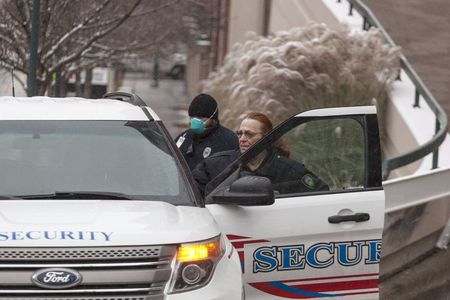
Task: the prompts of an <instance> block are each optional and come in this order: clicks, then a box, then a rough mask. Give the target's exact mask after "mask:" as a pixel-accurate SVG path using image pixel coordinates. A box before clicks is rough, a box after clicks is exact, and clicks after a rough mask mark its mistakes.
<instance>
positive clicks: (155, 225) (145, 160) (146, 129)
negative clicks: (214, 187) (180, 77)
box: [0, 95, 242, 300]
mask: <svg viewBox="0 0 450 300" xmlns="http://www.w3.org/2000/svg"><path fill="white" fill-rule="evenodd" d="M116 96H117V95H116ZM128 102H135V103H134V104H141V103H140V101H139V99H138V98H135V97H134V98H133V97H132V98H131V100H129V101H128ZM134 104H131V103H127V102H124V101H119V100H111V99H97V100H87V99H81V98H60V99H58V98H47V97H33V98H12V97H1V98H0V178H1V180H0V299H12V298H13V297H19V298H20V299H43V298H45V299H52V297H56V299H95V300H97V299H102V300H103V299H114V300H116V299H117V300H125V299H142V300H144V299H152V300H153V299H163V298H164V299H180V298H182V299H209V298H214V299H224V300H225V299H241V296H242V278H241V271H240V267H239V262H238V257H237V253H236V251H234V250H233V247H232V246H231V244H230V243H229V242H228V240H227V239H226V238H224V236H223V235H222V234H221V231H220V229H219V227H218V225H217V223H216V222H215V221H214V219H213V218H212V216H211V214H210V213H209V211H208V209H206V208H205V205H204V204H203V200H202V199H201V198H200V197H199V195H198V192H197V190H196V189H195V188H193V186H194V185H193V181H192V179H191V177H190V175H189V176H188V175H187V172H186V170H187V169H186V166H185V164H184V163H183V161H182V160H181V159H180V155H179V153H178V151H176V150H175V149H176V147H175V146H174V145H173V142H172V141H171V139H170V136H169V134H168V133H167V131H166V129H165V128H164V126H163V125H162V124H161V122H160V120H159V118H158V117H157V116H156V114H155V113H154V112H153V111H152V110H151V109H150V108H148V107H143V106H138V105H134ZM225 283H226V284H225ZM211 295H214V296H213V297H211Z"/></svg>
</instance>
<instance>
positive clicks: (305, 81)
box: [203, 24, 399, 129]
mask: <svg viewBox="0 0 450 300" xmlns="http://www.w3.org/2000/svg"><path fill="white" fill-rule="evenodd" d="M398 53H399V49H398V48H391V47H389V46H388V45H386V44H384V43H383V39H382V36H381V34H380V33H379V31H378V30H376V29H371V30H369V31H368V32H355V31H352V30H350V29H349V28H346V27H344V28H341V29H338V30H331V29H329V28H327V27H326V26H325V25H323V24H311V25H308V26H307V27H304V28H294V29H292V30H290V31H283V32H277V33H275V34H274V35H273V36H270V37H261V36H256V35H255V34H250V36H249V40H248V41H246V42H245V43H244V44H235V45H234V46H233V49H232V50H231V52H230V53H229V54H228V55H227V57H226V58H225V62H224V65H223V66H222V67H220V68H219V69H218V70H217V71H216V72H213V73H211V74H210V76H209V78H208V79H207V80H205V81H204V82H203V90H204V91H205V92H207V93H210V94H211V95H213V96H214V98H216V99H217V100H218V101H219V105H220V107H221V121H222V123H223V124H224V125H225V126H227V127H229V128H231V129H236V128H237V127H238V126H239V124H240V121H241V119H242V117H243V116H244V115H245V113H246V112H247V111H262V112H265V113H267V114H268V115H269V116H270V117H271V118H272V120H273V121H274V123H275V124H278V123H280V122H281V121H283V120H284V119H286V118H287V117H289V116H291V115H293V114H295V113H298V112H302V111H305V110H309V109H313V108H321V107H336V106H354V105H371V104H373V99H376V100H377V106H378V111H379V112H381V113H382V112H383V110H384V106H385V101H386V100H387V95H388V92H389V87H390V85H391V83H392V82H393V81H394V80H395V78H396V76H397V74H398V71H399V59H398Z"/></svg>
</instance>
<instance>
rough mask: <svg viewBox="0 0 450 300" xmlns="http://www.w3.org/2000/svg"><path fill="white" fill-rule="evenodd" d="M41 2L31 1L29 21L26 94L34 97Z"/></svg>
mask: <svg viewBox="0 0 450 300" xmlns="http://www.w3.org/2000/svg"><path fill="white" fill-rule="evenodd" d="M40 6H41V1H40V0H33V12H32V19H31V42H30V61H29V69H28V82H27V86H28V89H27V92H28V96H29V97H31V96H36V92H37V91H36V70H37V52H38V43H39V22H40V21H39V11H40Z"/></svg>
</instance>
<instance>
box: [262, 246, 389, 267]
mask: <svg viewBox="0 0 450 300" xmlns="http://www.w3.org/2000/svg"><path fill="white" fill-rule="evenodd" d="M381 244H382V241H381V240H368V241H347V242H322V243H316V244H313V245H311V246H309V247H305V245H304V244H298V245H283V246H264V247H259V248H257V249H256V250H255V251H254V252H253V273H259V272H272V271H275V270H277V271H288V270H302V269H305V268H306V267H307V266H309V267H311V268H316V269H323V268H328V267H330V266H332V265H333V264H335V263H338V264H339V265H341V266H345V267H351V266H355V265H357V264H360V263H361V262H363V263H364V264H366V265H371V264H378V263H379V262H380V256H381Z"/></svg>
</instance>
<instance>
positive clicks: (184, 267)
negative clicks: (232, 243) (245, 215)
mask: <svg viewBox="0 0 450 300" xmlns="http://www.w3.org/2000/svg"><path fill="white" fill-rule="evenodd" d="M224 252H225V249H224V244H223V242H222V239H221V237H220V236H217V237H215V238H213V239H210V240H206V241H201V242H196V243H189V244H181V245H180V246H179V248H178V253H177V257H176V262H175V268H174V270H173V273H172V274H173V275H172V280H171V282H170V287H169V293H179V292H184V291H189V290H193V289H198V288H201V287H203V286H205V285H206V284H208V282H209V281H210V280H211V277H212V274H213V273H214V268H215V267H216V265H217V263H218V262H219V260H220V258H221V257H222V255H223V253H224Z"/></svg>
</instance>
